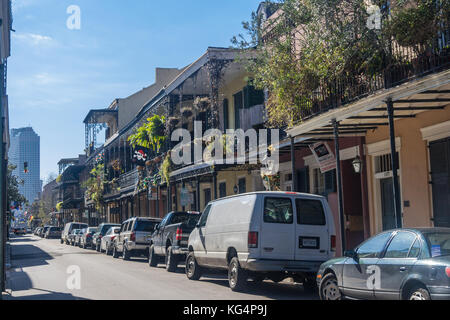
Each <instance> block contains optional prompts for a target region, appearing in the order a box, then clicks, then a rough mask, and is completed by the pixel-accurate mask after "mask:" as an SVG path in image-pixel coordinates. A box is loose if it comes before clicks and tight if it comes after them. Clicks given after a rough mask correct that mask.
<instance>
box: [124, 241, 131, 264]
mask: <svg viewBox="0 0 450 320" xmlns="http://www.w3.org/2000/svg"><path fill="white" fill-rule="evenodd" d="M122 257H123V260H126V261H127V260H130V252H129V251H128V250H127V247H126V246H125V244H124V245H123V252H122Z"/></svg>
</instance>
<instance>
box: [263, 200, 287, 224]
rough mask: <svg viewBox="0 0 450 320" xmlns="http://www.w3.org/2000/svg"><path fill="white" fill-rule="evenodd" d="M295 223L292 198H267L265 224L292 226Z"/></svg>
mask: <svg viewBox="0 0 450 320" xmlns="http://www.w3.org/2000/svg"><path fill="white" fill-rule="evenodd" d="M293 221H294V218H293V210H292V201H291V199H290V198H265V199H264V222H267V223H284V224H291V223H292V222H293Z"/></svg>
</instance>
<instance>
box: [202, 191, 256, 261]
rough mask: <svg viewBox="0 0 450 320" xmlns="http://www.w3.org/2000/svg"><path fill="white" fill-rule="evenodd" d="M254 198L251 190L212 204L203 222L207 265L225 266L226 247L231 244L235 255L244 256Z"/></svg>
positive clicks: (230, 246) (229, 246)
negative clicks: (249, 193) (205, 220)
mask: <svg viewBox="0 0 450 320" xmlns="http://www.w3.org/2000/svg"><path fill="white" fill-rule="evenodd" d="M256 199H257V196H256V195H255V194H251V195H246V196H242V197H233V198H230V199H225V200H223V201H220V204H219V205H217V203H214V204H213V206H212V208H211V212H210V215H209V217H208V221H207V224H206V235H205V237H206V240H205V244H206V251H207V259H205V260H206V261H205V263H206V264H207V265H211V266H218V267H226V266H227V260H226V258H227V251H228V249H229V248H234V249H235V250H236V251H237V252H238V254H239V257H241V256H242V255H246V256H248V248H247V241H248V231H249V226H250V221H251V219H252V216H253V209H254V206H255V203H256Z"/></svg>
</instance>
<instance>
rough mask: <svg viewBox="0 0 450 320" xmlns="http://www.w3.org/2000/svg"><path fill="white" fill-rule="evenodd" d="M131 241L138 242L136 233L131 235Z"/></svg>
mask: <svg viewBox="0 0 450 320" xmlns="http://www.w3.org/2000/svg"><path fill="white" fill-rule="evenodd" d="M130 240H131V241H133V242H134V241H136V233H134V232H132V233H131V236H130Z"/></svg>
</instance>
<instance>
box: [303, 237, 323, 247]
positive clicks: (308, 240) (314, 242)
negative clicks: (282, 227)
mask: <svg viewBox="0 0 450 320" xmlns="http://www.w3.org/2000/svg"><path fill="white" fill-rule="evenodd" d="M319 247H320V238H317V237H300V241H299V248H303V249H319Z"/></svg>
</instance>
